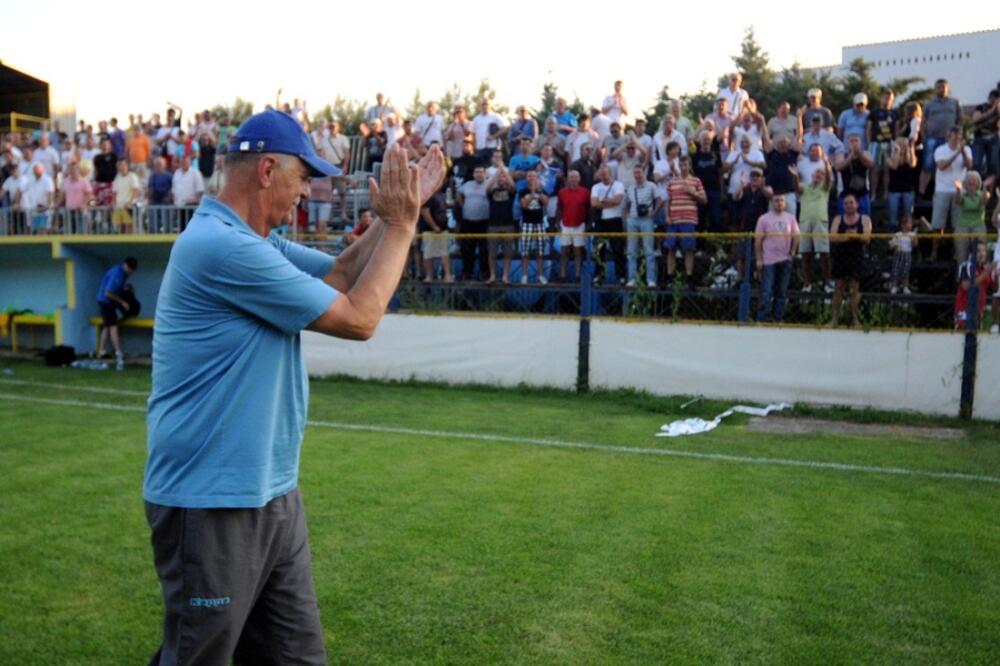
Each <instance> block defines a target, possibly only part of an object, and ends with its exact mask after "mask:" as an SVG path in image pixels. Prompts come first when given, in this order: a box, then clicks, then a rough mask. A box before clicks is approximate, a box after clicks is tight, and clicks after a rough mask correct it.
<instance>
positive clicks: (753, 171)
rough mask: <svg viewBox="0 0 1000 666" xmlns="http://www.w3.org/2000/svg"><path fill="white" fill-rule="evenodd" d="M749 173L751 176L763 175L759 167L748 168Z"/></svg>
mask: <svg viewBox="0 0 1000 666" xmlns="http://www.w3.org/2000/svg"><path fill="white" fill-rule="evenodd" d="M750 175H751V176H763V175H764V171H763V169H761V168H760V167H754V168H752V169H750Z"/></svg>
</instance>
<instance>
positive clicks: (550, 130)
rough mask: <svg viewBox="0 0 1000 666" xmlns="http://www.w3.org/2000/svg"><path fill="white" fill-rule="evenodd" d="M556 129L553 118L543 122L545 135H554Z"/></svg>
mask: <svg viewBox="0 0 1000 666" xmlns="http://www.w3.org/2000/svg"><path fill="white" fill-rule="evenodd" d="M557 127H558V125H557V124H556V119H555V118H549V119H548V120H546V121H545V132H546V133H547V134H555V133H556V128H557Z"/></svg>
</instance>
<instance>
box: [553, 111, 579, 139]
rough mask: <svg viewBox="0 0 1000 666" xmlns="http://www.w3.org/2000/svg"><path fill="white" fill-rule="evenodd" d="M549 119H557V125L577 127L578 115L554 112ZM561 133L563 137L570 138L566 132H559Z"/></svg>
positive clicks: (568, 112) (567, 112)
mask: <svg viewBox="0 0 1000 666" xmlns="http://www.w3.org/2000/svg"><path fill="white" fill-rule="evenodd" d="M549 117H550V118H555V119H556V124H557V125H569V126H570V127H576V126H577V124H576V114H575V113H573V112H572V111H569V110H567V111H564V112H563V113H556V112H555V111H553V112H552V113H550V114H549ZM559 133H560V134H562V135H563V136H569V132H567V131H566V130H559Z"/></svg>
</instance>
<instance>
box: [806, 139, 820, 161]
mask: <svg viewBox="0 0 1000 666" xmlns="http://www.w3.org/2000/svg"><path fill="white" fill-rule="evenodd" d="M820 154H821V149H820V145H819V144H818V143H814V144H813V145H811V146H809V159H810V160H812V161H813V162H819V158H820Z"/></svg>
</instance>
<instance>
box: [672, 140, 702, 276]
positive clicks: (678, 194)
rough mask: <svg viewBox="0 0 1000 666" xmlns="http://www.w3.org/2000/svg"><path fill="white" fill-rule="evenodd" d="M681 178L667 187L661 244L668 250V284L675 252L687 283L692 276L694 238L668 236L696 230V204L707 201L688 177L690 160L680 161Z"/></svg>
mask: <svg viewBox="0 0 1000 666" xmlns="http://www.w3.org/2000/svg"><path fill="white" fill-rule="evenodd" d="M680 167H681V175H680V176H675V177H674V178H671V179H670V182H669V183H668V184H667V195H668V196H667V199H668V204H667V231H668V235H667V238H666V240H665V241H664V247H665V248H666V250H667V280H668V281H670V280H672V279H673V275H674V271H675V270H676V268H677V256H676V249H677V246H678V245H680V247H681V249H682V250H684V273H685V275H687V278H688V280H690V279H691V276H692V275H693V274H694V250H695V245H696V242H695V238H694V236H683V237H678V236H676V235H673V234H671V233H669V232H677V233H684V234H690V233H694V232H695V231H696V230H697V227H698V204H705V203H706V202H707V201H708V197H707V196H706V195H705V188H704V187H703V186H702V184H701V180H699V179H698V178H697V177H696V176H693V175H692V174H691V158H690V157H689V156H687V155H684V156H683V157H681V159H680Z"/></svg>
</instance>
